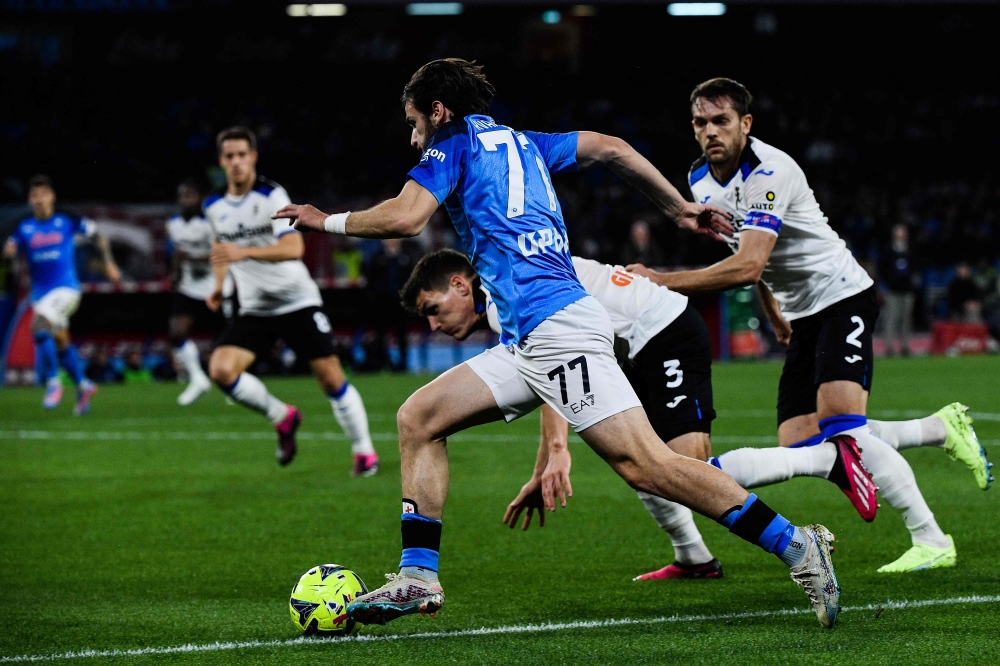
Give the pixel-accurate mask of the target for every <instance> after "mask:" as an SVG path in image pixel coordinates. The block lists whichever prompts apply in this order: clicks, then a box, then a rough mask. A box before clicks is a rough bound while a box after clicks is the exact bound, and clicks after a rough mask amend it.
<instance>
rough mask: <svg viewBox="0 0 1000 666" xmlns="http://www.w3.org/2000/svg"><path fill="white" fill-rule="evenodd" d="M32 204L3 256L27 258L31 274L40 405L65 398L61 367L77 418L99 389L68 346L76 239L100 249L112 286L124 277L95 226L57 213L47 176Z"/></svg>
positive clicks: (35, 187)
mask: <svg viewBox="0 0 1000 666" xmlns="http://www.w3.org/2000/svg"><path fill="white" fill-rule="evenodd" d="M28 203H29V204H30V205H31V210H32V214H31V215H29V216H27V217H25V218H24V219H22V220H21V221H20V222H19V223H18V225H17V228H16V229H15V230H14V233H13V234H12V235H11V237H10V238H9V239H8V240H7V244H6V246H5V247H4V255H5V256H6V257H8V258H10V259H13V258H14V257H15V256H17V254H18V253H20V254H21V256H23V257H24V259H25V261H26V262H27V264H28V271H29V272H30V274H31V305H32V309H33V310H34V317H33V318H32V321H31V331H32V334H33V335H34V337H35V346H36V350H37V354H38V361H39V362H38V367H39V369H40V371H41V377H40V380H41V381H42V383H44V385H45V397H44V399H43V400H42V405H43V406H44V407H45V408H46V409H55V408H56V407H57V406H58V405H59V403H60V401H61V400H62V395H63V386H62V381H61V380H60V379H59V366H60V365H62V367H63V368H65V369H66V372H67V373H69V376H70V377H71V378H72V379H73V383H74V384H75V385H76V390H77V402H76V406H75V407H74V408H73V413H74V414H76V415H77V416H80V415H82V414H85V413H87V412H88V411H89V410H90V399H91V397H92V396H93V395H94V393H95V392H96V391H97V387H96V386H95V385H94V383H93V382H92V381H90V380H89V379H87V378H86V377H85V376H84V374H83V364H82V362H81V361H80V354H79V353H78V352H77V349H76V346H75V345H73V344H71V343H70V337H69V318H70V317H71V316H72V315H73V313H74V312H76V308H77V307H78V306H79V305H80V278H79V277H77V274H76V238H77V237H78V236H85V237H87V238H89V239H90V240H91V242H93V243H94V245H95V246H96V247H97V248H98V250H100V252H101V256H102V257H103V259H104V270H105V272H106V273H107V276H108V278H110V279H111V280H112V281H114V282H118V281H120V280H121V273H120V272H119V271H118V266H116V265H115V262H114V260H113V259H112V257H111V252H110V249H109V247H108V244H107V241H106V240H105V239H104V238H102V237H101V236H100V235H99V234H98V233H97V230H96V229H95V228H94V223H93V222H91V221H90V220H87V219H85V218H81V217H80V216H78V215H72V214H70V213H63V212H57V211H56V210H55V203H56V193H55V189H54V188H53V187H52V181H51V180H50V179H49V178H48V177H47V176H41V175H39V176H35V177H33V178H32V179H31V180H30V181H29V184H28Z"/></svg>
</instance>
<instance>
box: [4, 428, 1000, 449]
mask: <svg viewBox="0 0 1000 666" xmlns="http://www.w3.org/2000/svg"><path fill="white" fill-rule="evenodd" d="M297 437H298V439H299V440H300V441H331V442H346V441H347V437H346V436H344V434H343V433H339V432H328V431H325V432H300V433H299V434H298V435H297ZM371 437H372V439H373V440H375V441H377V442H389V441H392V442H394V441H396V440H397V439H398V437H399V435H398V434H397V433H394V432H373V433H371ZM2 439H32V440H66V441H76V440H102V441H122V440H129V441H138V442H144V441H164V440H173V441H219V440H226V441H246V440H266V441H271V440H273V439H274V433H272V432H268V431H264V430H253V431H234V430H226V431H220V430H211V431H194V430H190V431H160V430H0V440H2ZM448 440H449V441H451V442H459V443H461V442H469V443H483V444H489V443H504V442H507V443H513V442H537V441H538V437H537V435H504V434H496V435H487V434H482V433H473V432H467V433H458V434H457V435H452V436H451V437H449V438H448ZM712 441H713V442H714V443H716V444H746V445H771V446H773V445H775V444H777V443H778V438H777V437H774V436H771V435H760V436H757V435H714V436H713V437H712ZM570 442H572V443H575V444H580V443H582V442H583V440H582V439H580V438H579V436H577V435H570ZM980 442H981V443H982V445H983V446H1000V439H983V440H980Z"/></svg>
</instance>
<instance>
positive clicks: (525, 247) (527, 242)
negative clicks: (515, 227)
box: [517, 228, 569, 257]
mask: <svg viewBox="0 0 1000 666" xmlns="http://www.w3.org/2000/svg"><path fill="white" fill-rule="evenodd" d="M536 236H537V239H536ZM517 246H518V247H519V248H520V249H521V254H523V255H524V256H526V257H530V256H532V255H535V254H538V253H539V252H541V253H542V254H548V251H549V248H553V249H554V250H555V251H556V252H563V251H566V252H569V238H567V237H565V236H562V235H561V234H560V233H559V232H558V231H556V230H555V229H552V228H548V229H540V230H539V231H532V232H531V233H530V234H521V235H520V236H518V237H517Z"/></svg>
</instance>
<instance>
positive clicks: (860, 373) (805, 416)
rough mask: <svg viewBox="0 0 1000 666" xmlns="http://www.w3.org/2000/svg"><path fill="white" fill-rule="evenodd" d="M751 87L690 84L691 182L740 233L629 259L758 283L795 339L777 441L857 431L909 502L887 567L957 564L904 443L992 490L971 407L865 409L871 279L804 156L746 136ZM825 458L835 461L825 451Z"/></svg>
mask: <svg viewBox="0 0 1000 666" xmlns="http://www.w3.org/2000/svg"><path fill="white" fill-rule="evenodd" d="M751 99H752V97H751V95H750V93H749V92H748V91H747V89H746V88H744V87H743V86H742V85H741V84H739V83H737V82H736V81H733V80H731V79H723V78H717V79H711V80H709V81H706V82H705V83H703V84H701V85H699V86H698V87H697V88H695V89H694V91H693V92H692V93H691V112H692V124H693V126H694V131H695V138H696V139H697V141H698V143H699V145H700V146H701V149H702V151H703V153H704V154H703V156H702V157H701V158H700V159H699V160H698V161H697V162H695V163H694V165H693V166H692V168H691V171H690V174H689V183H690V186H691V192H692V194H693V195H694V198H695V200H696V201H699V202H702V203H709V202H710V203H711V204H713V205H716V206H719V207H720V208H723V209H724V210H726V211H727V212H728V213H729V214H731V215H732V216H733V219H734V221H735V224H736V227H737V233H736V234H734V235H733V236H732V237H731V238H726V243H727V244H728V245H729V247H730V249H731V250H733V252H734V255H733V256H732V257H730V258H728V259H725V260H723V261H720V262H719V263H717V264H714V265H712V266H709V267H708V268H704V269H701V270H696V271H681V272H677V273H665V274H661V273H655V272H653V271H649V270H647V269H646V268H645V267H643V266H641V265H635V266H629V270H630V271H635V272H638V273H641V274H643V275H646V276H648V277H650V279H652V280H653V281H654V282H656V283H657V284H660V285H663V286H665V287H669V288H670V289H673V290H676V291H679V292H681V293H693V292H699V291H722V290H725V289H732V288H734V287H740V286H744V285H748V284H758V286H759V288H760V293H761V298H762V300H763V302H764V307H765V310H766V311H767V316H768V319H769V321H770V322H771V324H772V326H773V327H774V330H775V331H776V332H777V336H778V340H779V341H780V342H782V343H783V344H785V345H787V346H788V353H787V356H786V358H785V366H784V370H783V371H782V375H781V380H780V382H779V385H778V424H779V425H778V441H779V444H781V446H786V447H812V446H816V445H818V444H820V443H822V442H824V441H825V440H827V439H830V438H832V437H834V436H837V435H847V436H850V437H852V438H854V439H855V440H857V444H858V447H859V448H860V449H861V451H862V458H863V460H864V462H865V466H866V467H867V468H868V470H869V471H870V472H871V473H872V477H873V478H874V480H875V483H877V484H878V486H879V489H880V492H881V494H882V496H883V497H884V498H885V499H886V501H887V502H889V505H890V506H892V507H893V508H896V509H898V510H899V511H900V512H902V514H903V520H904V522H905V523H906V526H907V528H908V529H909V531H910V535H911V537H912V540H913V547H912V548H910V549H909V550H908V551H907V552H906V553H904V554H903V555H902V557H900V558H899V559H897V560H896V561H894V562H892V563H890V564H887V565H885V566H883V567H881V568H880V569H879V570H878V571H879V572H881V573H894V572H907V571H919V570H922V569H932V568H937V567H950V566H955V562H956V557H957V556H956V551H955V543H954V541H953V540H952V538H951V536H950V535H946V534H945V533H944V532H943V531H942V530H941V528H940V527H939V526H938V524H937V522H936V521H935V520H934V514H932V513H931V510H930V508H928V506H927V503H926V502H925V501H924V498H923V496H922V495H921V494H920V489H919V488H918V487H917V483H916V479H915V478H914V476H913V471H912V470H911V469H910V466H909V465H908V464H907V463H906V460H905V459H904V458H903V457H902V456H901V455H900V454H899V453H898V452H897V451H896V448H905V447H906V446H915V445H921V446H927V445H931V446H942V447H944V448H945V450H946V451H947V452H948V453H949V455H951V456H952V457H953V458H957V459H960V460H962V461H963V462H964V463H965V464H966V465H968V466H969V468H970V469H971V470H972V471H973V473H974V475H975V478H976V482H977V483H978V485H979V487H980V488H983V489H984V490H985V489H986V488H988V487H989V482H990V480H991V479H990V476H989V465H988V464H987V462H986V453H985V451H984V450H983V448H982V447H981V446H980V444H979V441H978V439H976V435H975V432H974V431H973V430H972V427H971V419H969V417H968V416H967V414H966V410H967V408H966V407H964V406H962V405H959V404H958V403H955V404H952V405H949V406H947V407H945V408H944V409H942V410H941V411H939V412H938V413H937V414H936V415H934V416H931V417H928V418H926V419H922V420H920V421H909V422H884V421H881V422H879V421H869V420H868V419H867V418H866V416H865V411H866V407H867V403H868V395H869V392H870V391H871V386H872V370H873V360H874V358H873V352H872V330H873V329H874V327H875V320H876V318H877V317H878V301H877V294H876V290H875V286H874V283H873V281H872V279H871V278H870V277H869V276H868V274H867V273H866V272H865V271H864V269H863V268H862V267H861V266H860V265H859V264H858V262H857V261H856V260H855V259H854V257H853V256H852V255H851V252H850V251H849V250H848V249H847V246H846V244H845V243H844V241H843V240H841V239H840V237H839V236H837V234H836V233H835V232H834V231H833V230H832V229H831V228H830V226H829V224H828V222H827V218H826V216H825V215H823V211H822V210H820V207H819V204H818V203H817V202H816V198H815V196H814V195H813V192H812V190H811V189H810V188H809V184H808V183H807V182H806V177H805V174H804V173H803V171H802V169H801V168H800V167H799V165H798V164H796V163H795V161H794V160H793V159H792V158H791V157H789V156H788V155H787V154H785V153H783V152H781V151H780V150H778V149H776V148H773V147H772V146H769V145H767V144H765V143H764V142H762V141H760V140H759V139H757V138H755V137H751V136H750V127H751V124H752V122H753V118H752V116H751V115H750V113H749V106H750V102H751ZM873 431H874V432H873ZM876 433H877V434H876ZM880 437H881V439H880ZM886 441H895V442H897V445H896V447H894V446H892V445H890V444H887V443H886ZM733 453H737V454H738V452H733ZM714 463H715V464H716V465H717V466H719V467H721V469H723V470H724V471H731V472H732V473H733V474H734V476H740V475H749V476H754V475H756V476H758V477H759V478H758V480H759V481H761V482H762V483H773V482H774V481H777V480H782V479H784V478H787V476H786V473H787V472H789V471H793V470H790V469H786V468H782V467H769V468H765V467H758V466H755V467H754V468H753V469H746V468H745V464H746V461H745V460H744V459H741V458H740V457H739V456H738V455H733V454H732V453H730V454H725V455H723V456H720V457H719V458H718V460H716V461H714ZM825 463H826V465H827V466H830V467H831V468H832V466H833V465H834V464H835V462H834V460H833V459H832V458H830V457H828V456H827V457H826V458H825ZM741 468H742V469H741Z"/></svg>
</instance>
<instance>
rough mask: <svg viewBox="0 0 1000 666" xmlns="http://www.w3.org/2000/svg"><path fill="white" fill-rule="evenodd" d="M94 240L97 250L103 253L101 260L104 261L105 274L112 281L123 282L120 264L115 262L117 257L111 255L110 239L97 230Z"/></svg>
mask: <svg viewBox="0 0 1000 666" xmlns="http://www.w3.org/2000/svg"><path fill="white" fill-rule="evenodd" d="M92 242H93V243H94V247H96V248H97V251H98V252H100V253H101V260H102V261H103V262H104V274H105V275H107V276H108V279H109V280H111V281H112V282H115V283H118V282H121V281H122V273H121V271H120V270H119V269H118V264H116V263H115V258H114V257H113V256H112V255H111V244H110V243H108V239H107V238H105V237H104V236H103V235H102V234H101V233H100V232H97V231H95V232H94V236H93V241H92Z"/></svg>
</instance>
